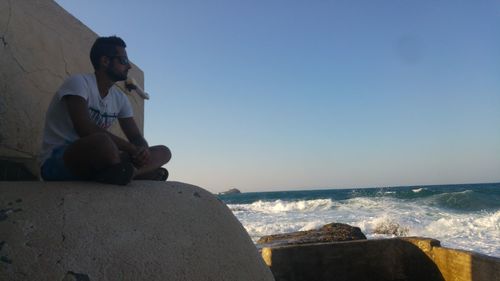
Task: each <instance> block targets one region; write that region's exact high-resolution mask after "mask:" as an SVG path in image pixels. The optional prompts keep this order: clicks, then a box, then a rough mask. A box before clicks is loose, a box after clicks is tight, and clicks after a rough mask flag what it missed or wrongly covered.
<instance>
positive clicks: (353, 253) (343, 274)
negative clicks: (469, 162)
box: [262, 237, 500, 281]
mask: <svg viewBox="0 0 500 281" xmlns="http://www.w3.org/2000/svg"><path fill="white" fill-rule="evenodd" d="M262 257H263V258H264V260H265V262H266V264H267V265H268V266H269V267H270V268H271V270H272V272H273V275H274V277H275V280H276V281H285V280H294V281H309V280H315V281H323V280H325V281H326V280H337V281H367V280H370V281H379V280H380V281H382V280H383V281H421V280H426V281H447V280H454V281H492V280H500V258H495V257H488V256H485V255H481V254H477V253H473V252H467V251H460V250H454V249H448V248H444V247H441V246H440V243H439V241H437V240H434V239H429V238H421V237H405V238H392V239H380V240H357V241H345V242H338V243H316V244H305V245H287V246H273V247H265V248H263V249H262Z"/></svg>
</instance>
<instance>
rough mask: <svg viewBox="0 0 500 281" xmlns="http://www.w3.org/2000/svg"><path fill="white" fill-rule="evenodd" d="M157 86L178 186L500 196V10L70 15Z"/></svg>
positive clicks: (168, 10)
mask: <svg viewBox="0 0 500 281" xmlns="http://www.w3.org/2000/svg"><path fill="white" fill-rule="evenodd" d="M56 2H57V3H59V4H60V5H61V6H62V7H64V8H65V9H66V10H67V11H69V12H70V13H71V14H73V15H74V16H75V17H77V18H78V19H79V20H81V21H82V22H83V23H84V24H86V25H87V26H88V27H90V28H91V29H92V30H94V31H95V32H96V33H98V34H99V35H101V36H108V35H118V36H120V37H122V38H123V39H124V40H125V41H126V42H127V45H128V47H127V51H128V55H129V58H130V59H131V60H132V61H133V62H134V63H135V64H136V65H138V66H139V67H140V68H141V69H142V70H143V71H144V74H145V80H146V82H145V88H146V91H147V92H148V93H149V94H150V95H151V100H149V101H147V102H146V108H145V111H146V114H145V136H146V138H147V139H148V140H149V142H150V144H165V145H167V146H169V147H170V148H171V150H172V152H173V159H172V161H171V163H170V164H168V165H167V166H166V167H167V168H168V169H169V171H170V173H171V180H178V181H184V182H188V183H192V184H195V185H199V186H201V187H204V188H206V189H208V190H210V191H213V192H218V191H223V190H226V189H229V188H232V187H236V188H239V189H240V190H242V191H262V190H287V189H310V188H348V187H375V186H394V185H424V184H446V183H472V182H498V181H500V33H499V32H498V30H499V29H498V28H499V27H500V2H498V1H493V0H492V1H472V0H471V1H460V0H443V1H437V0H432V1H426V0H419V1H416V0H415V1H410V0H392V1H387V0H377V1H373V0H365V1H356V0H342V1H340V0H339V1H328V0H316V1H312V0H311V1H302V0H295V1H291V0H252V1H238V0H214V1H205V0H199V1H192V0H178V1H129V0H122V1H114V0H113V1H97V0H89V1H73V0H72V1H70V0H57V1H56Z"/></svg>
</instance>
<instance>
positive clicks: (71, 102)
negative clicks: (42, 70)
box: [63, 95, 138, 156]
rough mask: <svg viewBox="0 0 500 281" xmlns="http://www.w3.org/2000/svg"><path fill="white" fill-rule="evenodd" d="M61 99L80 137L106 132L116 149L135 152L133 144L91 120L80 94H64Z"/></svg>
mask: <svg viewBox="0 0 500 281" xmlns="http://www.w3.org/2000/svg"><path fill="white" fill-rule="evenodd" d="M63 99H64V101H65V103H66V106H67V109H68V113H69V116H70V118H71V121H72V122H73V127H75V130H76V133H77V134H78V135H79V136H80V137H85V136H88V135H91V134H93V133H98V132H101V133H106V134H108V135H109V136H110V137H111V139H112V140H113V142H114V143H115V144H116V146H117V147H118V149H120V150H122V151H125V152H127V153H128V154H130V155H132V156H133V155H135V154H136V153H137V150H138V149H137V147H136V146H135V145H134V144H132V143H130V142H128V141H126V140H124V139H122V138H120V137H117V136H115V135H113V134H112V133H110V132H108V131H106V130H104V129H102V128H100V127H99V126H97V125H96V124H95V123H94V122H92V120H91V119H90V115H89V112H88V108H87V102H86V101H85V99H84V98H82V97H80V96H73V95H67V96H64V97H63ZM127 137H128V136H127Z"/></svg>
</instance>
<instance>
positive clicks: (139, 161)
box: [130, 146, 151, 168]
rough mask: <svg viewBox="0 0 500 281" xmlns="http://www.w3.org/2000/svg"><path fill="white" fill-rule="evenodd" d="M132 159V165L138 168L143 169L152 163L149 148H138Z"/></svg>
mask: <svg viewBox="0 0 500 281" xmlns="http://www.w3.org/2000/svg"><path fill="white" fill-rule="evenodd" d="M130 156H131V158H132V163H134V165H135V166H136V167H138V168H141V167H143V166H144V165H146V164H148V163H149V161H151V152H150V151H149V147H142V146H140V147H137V149H136V151H135V152H134V154H131V155H130Z"/></svg>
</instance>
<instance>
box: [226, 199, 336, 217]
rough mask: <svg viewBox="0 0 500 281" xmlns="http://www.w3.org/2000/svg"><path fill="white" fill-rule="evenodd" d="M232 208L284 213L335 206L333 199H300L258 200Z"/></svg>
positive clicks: (234, 205) (312, 210) (232, 205)
mask: <svg viewBox="0 0 500 281" xmlns="http://www.w3.org/2000/svg"><path fill="white" fill-rule="evenodd" d="M228 206H229V208H231V210H236V211H249V212H257V213H270V214H277V213H284V212H315V211H321V210H329V209H330V208H332V207H333V206H334V202H333V201H332V200H331V199H316V200H300V201H282V200H276V201H262V200H259V201H256V202H254V203H252V204H231V205H228Z"/></svg>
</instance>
